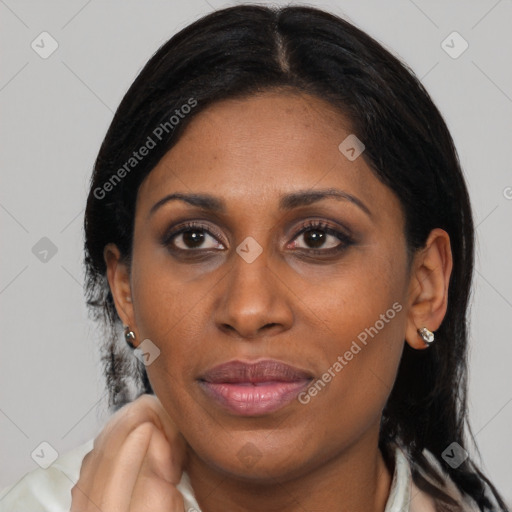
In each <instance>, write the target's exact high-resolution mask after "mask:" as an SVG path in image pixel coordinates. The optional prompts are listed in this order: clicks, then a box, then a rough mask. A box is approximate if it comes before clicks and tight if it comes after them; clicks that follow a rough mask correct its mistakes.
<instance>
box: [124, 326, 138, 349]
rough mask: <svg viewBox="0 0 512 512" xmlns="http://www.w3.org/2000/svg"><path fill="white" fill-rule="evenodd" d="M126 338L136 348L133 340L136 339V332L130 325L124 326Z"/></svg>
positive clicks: (131, 346)
mask: <svg viewBox="0 0 512 512" xmlns="http://www.w3.org/2000/svg"><path fill="white" fill-rule="evenodd" d="M124 339H125V340H126V343H128V345H129V346H130V348H136V347H135V345H134V344H133V342H134V341H135V333H134V332H133V331H132V330H130V327H128V326H127V325H125V326H124Z"/></svg>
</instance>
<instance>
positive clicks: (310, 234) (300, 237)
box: [292, 222, 351, 251]
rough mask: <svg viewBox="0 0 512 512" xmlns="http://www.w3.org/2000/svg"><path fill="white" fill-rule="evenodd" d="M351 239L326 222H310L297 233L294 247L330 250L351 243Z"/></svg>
mask: <svg viewBox="0 0 512 512" xmlns="http://www.w3.org/2000/svg"><path fill="white" fill-rule="evenodd" d="M350 243H351V239H350V238H349V237H348V236H347V235H345V234H344V233H342V232H340V231H337V230H336V229H333V228H331V227H329V226H328V225H327V224H325V223H321V222H317V223H310V224H308V225H306V226H304V227H303V229H302V230H301V231H300V232H299V233H298V234H297V235H296V237H295V239H294V241H293V243H292V248H294V249H305V250H307V249H311V250H318V251H328V250H330V249H331V250H332V249H337V248H343V247H345V246H347V245H350Z"/></svg>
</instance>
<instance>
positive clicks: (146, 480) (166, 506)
mask: <svg viewBox="0 0 512 512" xmlns="http://www.w3.org/2000/svg"><path fill="white" fill-rule="evenodd" d="M128 510H129V512H184V510H185V502H184V499H183V495H182V494H181V493H180V492H179V491H178V489H176V487H175V486H174V485H172V484H170V483H169V482H166V481H165V480H162V479H160V478H155V477H149V476H147V475H141V476H140V478H138V479H137V483H136V484H135V489H134V491H133V494H132V499H131V502H130V508H129V509H128Z"/></svg>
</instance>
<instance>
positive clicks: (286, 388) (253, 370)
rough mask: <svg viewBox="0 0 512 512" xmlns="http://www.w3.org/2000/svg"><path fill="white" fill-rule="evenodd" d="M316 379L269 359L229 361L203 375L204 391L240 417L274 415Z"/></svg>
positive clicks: (200, 379)
mask: <svg viewBox="0 0 512 512" xmlns="http://www.w3.org/2000/svg"><path fill="white" fill-rule="evenodd" d="M312 379H313V376H312V375H311V374H310V373H308V372H306V371H304V370H301V369H299V368H295V367H293V366H290V365H288V364H285V363H282V362H281V361H276V360H273V359H267V360H263V361H258V362H256V363H244V362H242V361H238V360H236V361H230V362H228V363H224V364H221V365H218V366H215V367H214V368H211V369H210V370H208V371H207V372H206V373H204V374H203V375H202V376H201V377H200V378H199V379H198V380H199V384H200V386H201V389H202V390H203V391H204V392H205V394H206V395H207V396H208V397H209V398H213V400H214V401H215V402H216V403H217V404H218V405H220V406H221V407H222V408H223V409H225V410H227V411H229V412H231V413H234V414H237V415H241V416H260V415H264V414H270V413H272V412H275V411H277V410H279V409H281V408H283V407H285V406H286V405H288V404H289V403H290V402H291V401H293V400H294V399H295V398H296V397H297V395H298V393H300V391H302V390H303V389H305V388H306V387H307V386H308V385H309V383H310V382H311V380H312Z"/></svg>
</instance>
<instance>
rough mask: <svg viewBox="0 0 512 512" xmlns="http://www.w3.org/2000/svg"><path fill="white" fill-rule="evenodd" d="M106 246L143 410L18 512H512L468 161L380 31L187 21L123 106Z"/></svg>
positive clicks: (239, 16) (230, 12) (330, 23)
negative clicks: (495, 408)
mask: <svg viewBox="0 0 512 512" xmlns="http://www.w3.org/2000/svg"><path fill="white" fill-rule="evenodd" d="M85 234H86V241H85V252H86V259H85V261H86V268H87V290H88V302H89V304H90V305H91V308H92V310H93V311H95V312H96V314H97V316H98V317H104V318H105V319H106V320H107V322H108V323H109V325H110V326H111V328H112V329H111V331H112V332H111V336H110V338H109V342H108V344H107V346H106V351H105V362H106V372H107V379H108V385H109V390H110V396H111V404H112V405H113V406H114V407H115V408H116V409H119V410H118V411H117V412H116V414H115V415H114V417H113V418H112V419H111V420H110V421H109V423H108V424H107V426H106V427H105V429H104V430H103V431H102V433H101V434H100V435H99V436H98V438H97V439H96V440H95V441H94V444H93V443H92V442H91V443H87V445H84V446H83V447H80V448H79V449H78V450H77V451H76V452H74V453H72V454H71V455H70V456H68V458H66V459H64V460H60V461H58V462H57V463H56V464H54V466H53V467H52V468H53V470H54V471H53V473H52V468H50V470H47V472H46V473H44V477H43V476H42V475H41V474H39V475H31V476H30V477H28V478H27V479H26V481H27V483H26V485H24V486H18V487H16V489H14V490H12V492H10V494H9V496H8V497H7V496H6V498H4V499H3V500H2V501H1V502H0V507H4V508H2V510H8V508H5V507H8V506H9V503H10V504H14V505H18V506H25V507H26V508H25V509H27V510H28V509H29V507H30V506H33V507H34V508H33V509H34V510H36V509H37V510H40V509H41V508H42V507H43V506H46V507H47V508H46V509H48V510H50V509H51V510H67V509H69V507H70V506H71V510H72V511H73V512H76V511H89V510H104V511H111V510H123V511H125V510H126V511H128V510H132V511H141V510H152V511H160V510H162V511H163V510H167V511H168V510H180V511H181V510H184V509H185V510H201V511H203V512H210V511H220V510H222V511H225V510H230V511H234V510H247V511H250V510H274V509H275V510H277V509H279V510H283V511H295V510H351V511H358V510H361V511H363V510H364V511H387V512H390V511H398V510H401V511H432V510H451V511H454V510H463V511H466V510H475V511H476V510H481V511H484V510H496V509H497V508H498V507H499V508H500V509H501V510H506V507H505V504H504V503H503V501H502V499H501V498H500V496H499V494H498V492H497V491H496V489H495V488H494V487H493V485H492V484H491V483H490V482H489V481H488V479H487V478H486V477H485V476H484V475H483V474H482V472H481V471H480V470H479V469H478V467H477V466H476V464H475V463H474V462H473V461H472V460H471V457H469V456H468V453H467V452H466V450H465V449H464V446H466V434H465V426H466V344H467V331H466V308H467V303H468V297H469V289H470V282H471V275H472V266H473V238H474V233H473V223H472V216H471V208H470V204H469V200H468V194H467V190H466V186H465V183H464V180H463V176H462V173H461V170H460V167H459V163H458V159H457V155H456V151H455V148H454V146H453V142H452V139H451V137H450V135H449V133H448V130H447V128H446V125H445V123H444V122H443V120H442V117H441V115H440V114H439V112H438V110H437V109H436V107H435V106H434V105H433V103H432V101H431V100H430V98H429V96H428V94H427V93H426V91H425V90H424V89H423V87H422V86H421V84H420V83H419V82H418V80H417V79H416V78H415V77H414V76H412V74H411V73H410V72H409V71H408V70H407V69H406V68H405V67H404V66H403V65H402V64H401V63H400V62H399V61H398V60H397V59H396V58H394V57H393V56H392V55H390V54H389V53H388V52H387V51H386V50H384V49H383V48H382V47H381V46H380V45H379V44H378V43H376V42H375V41H374V40H373V39H371V38H370V37H368V36H367V35H366V34H364V33H363V32H361V31H359V30H358V29H356V28H354V27H353V26H352V25H350V24H349V23H347V22H346V21H344V20H341V19H339V18H337V17H334V16H332V15H330V14H327V13H325V12H322V11H320V10H316V9H311V8H304V7H287V8H283V9H269V8H265V7H259V6H248V5H246V6H239V7H234V8H230V9H225V10H221V11H217V12H215V13H213V14H211V15H209V16H206V17H205V18H203V19H201V20H199V21H198V22H196V23H194V24H192V25H190V26H189V27H187V28H185V29H184V30H182V31H181V32H180V33H178V34H177V35H176V36H174V37H173V38H172V39H171V40H170V41H169V42H168V43H166V44H165V45H164V46H163V47H162V48H161V49H160V50H159V51H158V52H157V53H156V54H155V55H154V56H153V57H152V58H151V60H150V61H149V62H148V64H147V65H146V66H145V68H144V69H143V70H142V72H141V73H140V75H139V76H138V78H137V79H136V80H135V82H134V84H133V85H132V87H131V88H130V90H129V91H128V92H127V94H126V96H125V97H124V99H123V101H122V103H121V105H120V106H119V108H118V110H117V112H116V115H115V117H114V120H113V122H112V124H111V126H110V129H109V131H108V133H107V135H106V137H105V140H104V142H103V145H102V147H101V149H100V152H99V155H98V158H97V161H96V164H95V168H94V173H93V177H92V182H91V189H90V194H89V199H88V202H87V209H86V216H85ZM121 327H123V328H124V338H125V340H126V342H127V346H129V347H131V348H127V346H124V347H120V346H119V342H118V339H119V335H120V330H121ZM129 350H134V351H135V352H134V354H128V351H129ZM134 355H135V356H137V357H134ZM141 394H142V396H140V397H139V398H137V399H136V400H134V399H135V398H136V397H138V396H139V395H141ZM129 402H131V403H129ZM86 453H87V455H86ZM43 478H45V479H46V480H45V481H43ZM37 479H39V480H37ZM31 486H32V487H31ZM36 488H37V489H38V491H37V492H36V491H35V490H34V489H36ZM50 489H51V490H50ZM9 500H10V501H9ZM16 500H18V501H16ZM45 500H46V501H45ZM50 503H51V506H50V505H49V504H50ZM37 507H39V508H37Z"/></svg>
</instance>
